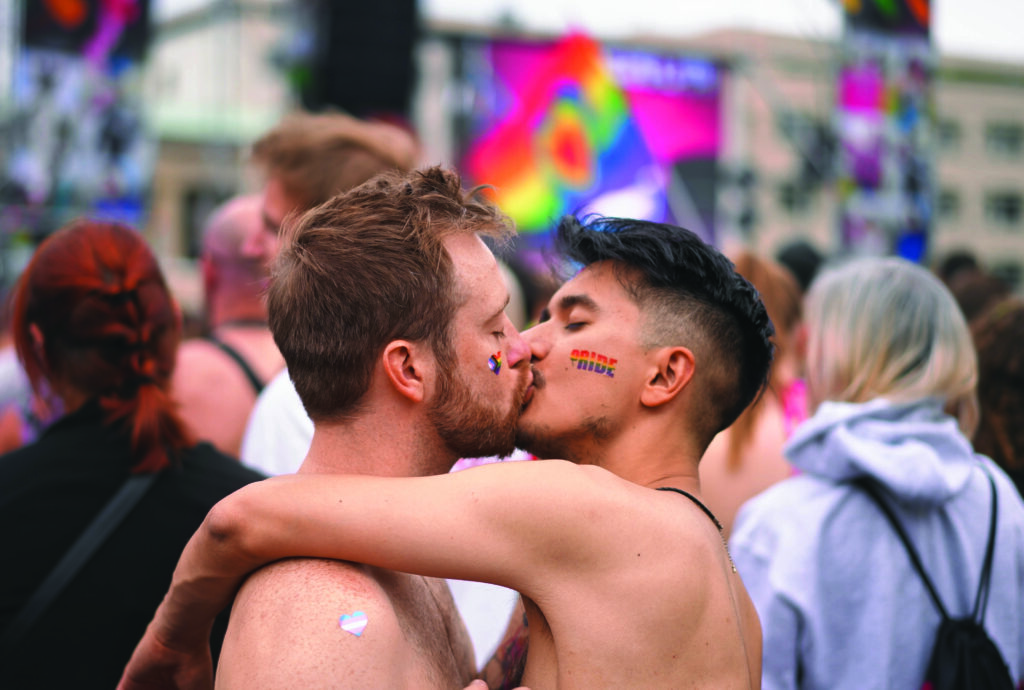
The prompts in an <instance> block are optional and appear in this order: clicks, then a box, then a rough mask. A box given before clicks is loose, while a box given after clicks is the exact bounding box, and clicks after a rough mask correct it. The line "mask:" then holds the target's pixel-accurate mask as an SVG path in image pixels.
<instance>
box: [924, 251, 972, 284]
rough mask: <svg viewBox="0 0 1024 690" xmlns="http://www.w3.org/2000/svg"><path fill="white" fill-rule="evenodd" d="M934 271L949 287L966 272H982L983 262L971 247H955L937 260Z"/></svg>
mask: <svg viewBox="0 0 1024 690" xmlns="http://www.w3.org/2000/svg"><path fill="white" fill-rule="evenodd" d="M933 271H934V273H935V275H936V276H938V277H939V280H941V281H942V283H943V284H944V285H945V286H946V287H949V286H950V284H952V282H953V281H954V280H956V279H957V278H958V277H960V276H962V275H966V274H973V273H980V272H981V264H979V263H978V257H977V256H975V254H974V252H973V251H971V250H970V249H966V248H960V249H954V250H952V251H950V252H947V253H946V254H945V255H943V256H942V257H941V258H940V259H939V260H938V261H936V263H935V266H934V269H933Z"/></svg>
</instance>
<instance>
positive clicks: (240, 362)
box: [206, 335, 263, 395]
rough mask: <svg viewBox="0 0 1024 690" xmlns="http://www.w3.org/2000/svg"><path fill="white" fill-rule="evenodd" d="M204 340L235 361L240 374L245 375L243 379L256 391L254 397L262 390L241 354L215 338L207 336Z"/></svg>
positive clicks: (261, 384) (253, 372)
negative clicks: (247, 380)
mask: <svg viewBox="0 0 1024 690" xmlns="http://www.w3.org/2000/svg"><path fill="white" fill-rule="evenodd" d="M206 340H207V341H209V342H211V343H213V344H214V345H216V346H217V347H219V348H220V350H221V352H223V353H224V354H226V355H227V356H228V357H230V358H231V359H233V360H235V364H237V365H238V367H239V368H240V369H241V370H242V373H243V374H245V378H247V379H249V385H251V386H252V389H253V390H254V391H256V395H259V394H260V391H262V390H263V382H262V381H260V377H259V376H257V375H256V372H255V371H253V370H252V367H251V366H249V363H248V362H246V361H245V359H244V358H243V357H242V355H241V354H239V352H238V350H236V349H235V348H233V347H231V346H230V345H228V344H227V343H225V342H224V341H223V340H220V339H219V338H217V337H216V336H212V335H210V336H207V337H206Z"/></svg>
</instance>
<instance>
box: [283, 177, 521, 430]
mask: <svg viewBox="0 0 1024 690" xmlns="http://www.w3.org/2000/svg"><path fill="white" fill-rule="evenodd" d="M512 232H513V231H512V228H511V224H510V222H509V221H508V219H507V218H506V217H505V216H504V215H502V213H501V212H500V211H498V209H497V208H496V207H494V206H493V205H491V204H490V203H487V202H486V201H484V200H482V199H480V198H478V197H477V195H476V194H475V193H474V192H465V191H463V189H462V186H461V181H460V179H459V177H458V175H456V174H455V173H454V172H451V171H448V170H445V169H443V168H440V167H433V168H428V169H425V170H422V171H413V172H409V173H399V172H390V173H384V174H382V175H379V176H377V177H375V178H374V179H372V180H369V181H368V182H366V183H365V184H362V185H360V186H358V187H356V188H355V189H352V190H350V191H348V192H346V193H345V194H340V195H338V196H336V197H334V198H333V199H331V200H330V201H328V202H327V203H325V204H322V205H320V206H317V207H316V208H314V209H312V210H310V211H308V212H307V213H306V214H305V215H304V216H302V217H301V219H299V221H298V222H297V223H295V224H293V225H292V226H291V227H286V229H285V235H284V238H283V240H284V243H283V247H282V250H281V252H280V254H279V255H278V258H277V262H276V263H275V265H274V268H273V273H272V276H271V283H270V289H269V292H268V295H267V308H268V311H269V314H270V330H271V331H272V332H273V334H274V341H275V342H276V343H277V346H278V348H279V349H280V351H281V354H282V355H283V356H284V359H285V362H287V364H288V373H289V374H290V375H291V378H292V381H293V382H294V383H295V390H296V391H297V392H298V394H299V397H300V398H301V399H302V403H303V405H304V406H305V408H306V412H307V413H308V414H309V416H310V418H311V419H312V420H313V421H314V422H319V421H340V420H343V419H347V418H351V417H352V416H353V415H355V414H357V413H358V412H359V409H360V401H361V400H362V398H363V395H364V394H365V393H366V391H367V390H368V389H369V386H370V379H371V376H372V373H373V368H374V365H375V363H376V361H377V359H378V357H379V356H380V354H381V353H382V352H383V350H384V347H385V346H386V345H387V344H388V343H389V342H391V341H394V340H408V341H411V342H420V341H422V342H425V343H427V344H429V346H430V347H431V349H432V351H433V353H434V355H435V357H436V358H437V361H438V365H439V366H440V367H441V368H442V369H443V370H447V368H450V367H451V366H453V365H454V362H455V357H454V352H452V345H451V342H452V333H451V330H452V317H453V316H454V314H455V311H456V309H458V308H459V306H461V304H463V303H464V301H465V300H467V299H468V298H469V297H470V296H469V295H460V294H457V290H456V285H455V268H454V265H453V264H452V260H451V257H450V256H449V255H448V252H447V250H446V249H445V247H444V244H443V242H444V240H445V238H447V237H449V236H452V235H459V234H469V235H472V234H479V235H485V236H490V237H495V238H498V239H505V238H508V237H509V236H511V234H512Z"/></svg>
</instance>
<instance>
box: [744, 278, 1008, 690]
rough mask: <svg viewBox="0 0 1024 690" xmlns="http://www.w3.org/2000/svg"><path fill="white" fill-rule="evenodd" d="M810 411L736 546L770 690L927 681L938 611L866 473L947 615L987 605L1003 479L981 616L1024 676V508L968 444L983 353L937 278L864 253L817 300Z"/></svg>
mask: <svg viewBox="0 0 1024 690" xmlns="http://www.w3.org/2000/svg"><path fill="white" fill-rule="evenodd" d="M805 318H806V323H807V328H808V360H807V366H808V370H807V384H808V394H809V402H810V406H811V411H812V416H811V418H810V419H808V420H807V421H806V422H805V423H804V424H802V425H801V426H800V427H799V428H798V429H797V430H796V432H795V433H794V435H793V437H792V438H791V440H790V441H789V443H788V444H787V446H786V449H785V450H786V455H787V457H788V458H789V460H790V462H791V463H792V464H793V465H794V466H795V467H796V468H797V469H798V470H799V471H800V474H799V475H798V476H795V477H793V478H790V479H787V480H785V481H783V482H780V483H779V484H776V485H775V486H773V487H771V488H770V489H768V490H767V491H765V492H763V493H762V494H761V495H759V496H757V497H755V498H754V499H752V500H751V501H749V502H748V503H747V504H746V505H745V506H744V507H743V509H742V510H741V511H740V514H739V516H738V518H737V523H736V526H735V529H734V531H733V537H732V541H731V544H730V546H731V550H732V555H733V559H734V561H735V563H736V566H737V568H738V569H739V572H740V575H741V576H742V577H743V580H744V582H745V584H746V585H747V588H748V590H749V591H750V594H751V597H752V598H753V600H754V604H755V606H756V608H757V610H758V614H759V616H760V618H761V624H762V628H763V631H764V666H763V687H764V688H765V689H766V690H770V689H772V688H792V687H803V688H834V689H836V690H841V689H843V688H882V687H887V688H918V687H921V686H922V680H923V678H924V674H925V669H926V666H927V664H928V661H929V657H930V655H931V652H932V647H933V645H934V641H935V634H936V631H937V629H938V625H939V614H938V612H937V611H936V609H935V606H934V604H933V602H932V601H931V599H930V598H929V595H928V593H927V591H926V590H925V588H924V585H923V584H922V583H921V581H920V579H919V576H918V574H917V573H916V572H915V571H914V569H913V567H912V566H911V564H910V561H909V560H908V557H907V554H906V552H905V549H904V546H903V544H902V543H901V542H900V541H899V538H898V537H897V535H896V534H895V533H894V531H893V529H892V527H891V526H890V525H889V523H888V522H887V521H886V518H885V516H884V515H883V514H882V513H881V512H880V510H879V508H878V507H877V506H876V505H875V504H874V503H872V502H871V499H870V498H868V497H867V496H866V495H865V494H864V492H863V490H861V489H860V488H858V487H856V486H854V485H853V484H851V481H852V480H854V479H857V478H861V477H866V478H869V479H870V480H873V482H874V483H875V484H876V485H880V487H881V489H882V494H883V495H884V497H885V498H886V499H887V501H888V503H889V504H890V505H891V506H892V507H893V509H894V512H895V513H896V516H897V518H898V519H899V520H900V522H901V523H902V524H903V525H904V528H905V529H906V531H907V533H908V535H909V537H910V540H911V542H913V543H914V545H915V546H916V548H917V550H918V552H919V553H920V555H921V559H922V561H923V566H924V569H925V571H926V572H927V573H928V574H929V576H930V577H931V579H932V581H933V582H934V583H935V586H936V588H937V590H938V595H939V597H940V598H941V600H942V601H943V602H944V604H945V606H946V607H947V609H949V612H950V615H952V616H953V617H960V616H966V615H968V614H969V613H970V612H971V610H972V608H973V605H974V597H975V594H976V592H977V588H978V581H979V571H980V570H981V563H982V560H983V552H984V550H985V547H986V543H987V540H988V530H989V519H988V516H989V514H990V510H991V506H992V493H991V492H992V489H991V487H990V485H989V480H988V478H987V476H986V473H985V472H984V471H983V470H982V468H981V466H982V465H984V467H985V469H987V470H988V472H989V473H990V474H991V475H992V476H993V477H994V479H995V485H996V487H997V494H998V508H999V518H998V523H997V524H998V532H997V536H996V542H995V561H994V565H993V568H992V577H991V592H990V595H989V600H988V604H987V609H986V611H987V615H986V616H985V619H984V621H985V627H986V629H987V630H988V633H989V635H990V636H991V637H992V639H993V640H994V641H995V643H996V645H997V646H998V648H999V650H1000V652H1001V653H1002V655H1003V657H1004V659H1005V660H1006V663H1007V664H1008V666H1009V668H1010V671H1011V673H1012V676H1013V678H1014V682H1015V683H1016V682H1019V681H1020V679H1021V677H1022V673H1024V617H1022V616H1021V611H1022V610H1024V504H1022V503H1021V499H1020V497H1019V496H1018V495H1017V494H1016V491H1015V489H1014V487H1013V484H1012V483H1011V482H1010V480H1009V478H1008V477H1007V476H1006V474H1005V473H1004V472H1003V471H1002V470H1000V469H999V468H998V467H996V466H995V464H994V463H992V462H991V461H990V460H989V459H988V458H985V457H983V456H980V455H977V454H976V453H975V452H974V450H973V449H972V447H971V443H970V441H969V440H968V439H969V438H970V435H971V434H972V432H973V430H974V427H975V425H976V423H977V402H976V396H975V387H976V385H977V364H976V357H975V351H974V347H973V345H972V343H971V338H970V334H969V333H968V330H967V326H966V324H965V323H964V319H963V316H962V315H961V313H960V310H959V309H958V307H957V305H956V303H955V302H954V301H953V298H952V297H951V296H950V294H949V292H948V291H947V290H946V288H945V287H943V286H942V284H941V283H940V282H939V281H938V280H937V279H936V278H935V277H934V276H932V275H931V274H930V273H929V272H928V271H926V270H924V269H923V268H921V267H919V266H916V265H914V264H910V263H908V262H905V261H903V260H901V259H893V258H890V259H860V260H857V261H854V262H851V263H848V264H846V265H844V266H841V267H838V268H834V269H831V270H828V271H826V272H825V273H823V274H822V275H821V276H820V277H819V278H818V280H817V281H816V282H815V283H814V285H813V286H812V287H811V290H810V292H809V295H808V299H807V302H806V305H805Z"/></svg>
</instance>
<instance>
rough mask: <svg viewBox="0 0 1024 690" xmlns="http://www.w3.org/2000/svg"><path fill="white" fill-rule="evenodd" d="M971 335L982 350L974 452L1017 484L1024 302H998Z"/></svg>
mask: <svg viewBox="0 0 1024 690" xmlns="http://www.w3.org/2000/svg"><path fill="white" fill-rule="evenodd" d="M971 332H972V335H973V336H974V344H975V346H976V347H977V350H978V403H979V405H980V407H981V420H980V423H979V424H978V430H977V432H976V433H975V436H974V448H975V450H977V451H978V452H979V453H982V454H984V455H987V456H988V457H990V458H992V459H993V460H995V461H996V462H997V463H998V464H999V465H1001V466H1002V467H1003V468H1005V469H1006V470H1008V471H1010V472H1013V473H1015V476H1016V477H1017V478H1018V481H1019V478H1020V477H1021V474H1022V473H1024V424H1021V420H1022V419H1024V350H1022V349H1021V340H1024V300H1022V299H1020V298H1013V297H1011V298H1009V299H1006V300H1004V301H1003V302H1000V303H999V304H997V305H996V306H994V307H992V308H991V309H989V310H988V311H987V312H986V313H985V314H984V315H983V316H981V317H980V318H978V319H977V320H975V322H974V323H973V324H972V325H971ZM1018 486H1019V484H1018Z"/></svg>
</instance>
